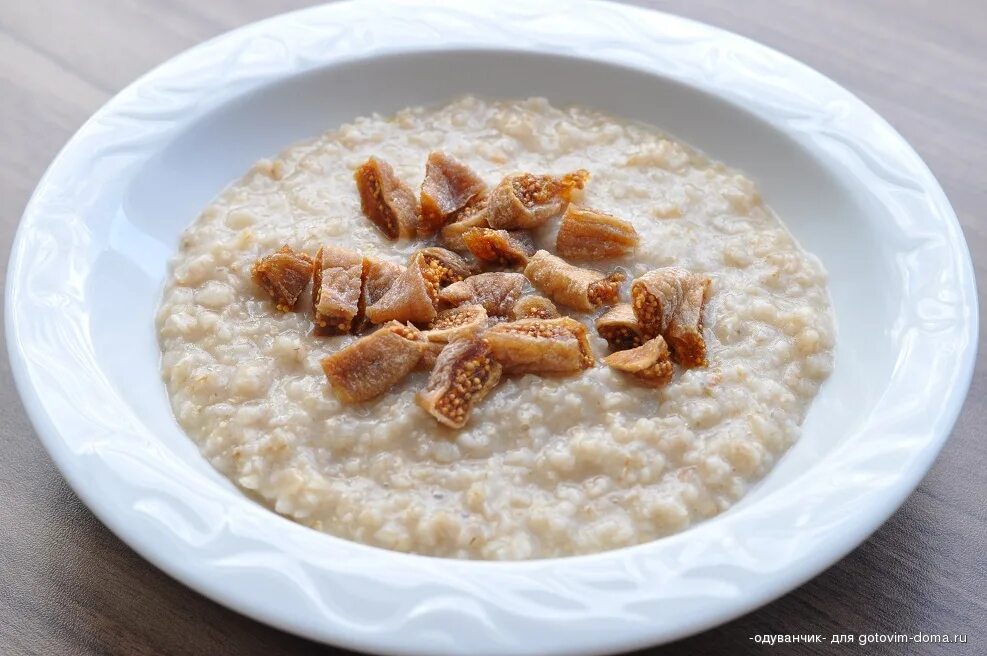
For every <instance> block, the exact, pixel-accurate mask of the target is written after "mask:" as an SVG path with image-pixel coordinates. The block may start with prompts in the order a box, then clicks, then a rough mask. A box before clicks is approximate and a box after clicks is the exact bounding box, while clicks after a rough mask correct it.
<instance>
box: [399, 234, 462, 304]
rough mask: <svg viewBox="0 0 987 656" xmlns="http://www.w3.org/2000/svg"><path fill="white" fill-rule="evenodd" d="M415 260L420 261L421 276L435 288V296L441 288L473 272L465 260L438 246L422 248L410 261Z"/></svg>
mask: <svg viewBox="0 0 987 656" xmlns="http://www.w3.org/2000/svg"><path fill="white" fill-rule="evenodd" d="M416 258H420V259H421V266H422V274H423V275H424V276H425V280H426V281H428V282H429V283H430V284H433V285H434V286H435V293H436V294H437V293H438V291H439V289H441V288H442V287H448V286H449V285H451V284H452V283H454V282H459V281H460V280H465V279H466V278H469V277H470V276H471V275H473V270H472V269H471V268H470V265H469V264H468V263H467V262H466V260H464V259H463V258H461V257H460V256H459V255H456V254H455V253H453V252H452V251H450V250H448V249H445V248H439V247H438V246H435V247H432V248H424V249H422V250H420V251H418V252H417V253H416V254H415V255H412V256H411V259H412V261H414V260H415V259H416ZM433 298H434V294H433Z"/></svg>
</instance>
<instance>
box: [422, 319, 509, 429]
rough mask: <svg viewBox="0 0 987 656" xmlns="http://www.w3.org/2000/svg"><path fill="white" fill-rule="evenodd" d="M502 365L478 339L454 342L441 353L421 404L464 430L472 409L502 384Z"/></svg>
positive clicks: (434, 414) (448, 423)
mask: <svg viewBox="0 0 987 656" xmlns="http://www.w3.org/2000/svg"><path fill="white" fill-rule="evenodd" d="M500 374H501V366H500V364H499V363H498V362H497V361H496V360H495V359H494V358H493V356H492V355H491V353H490V347H489V346H488V345H487V343H486V342H484V341H483V340H482V339H480V338H478V337H470V338H466V339H460V340H457V341H455V342H452V343H451V344H449V345H448V346H446V347H445V348H444V349H442V352H441V353H439V357H438V358H437V359H436V362H435V368H434V369H432V375H431V376H430V377H429V379H428V384H427V385H426V386H425V389H423V390H422V391H420V392H419V393H418V397H417V400H418V405H420V406H421V407H422V408H423V409H424V410H425V411H426V412H428V413H429V414H430V415H432V416H433V417H435V419H436V420H437V421H438V422H439V423H440V424H444V425H446V426H449V427H450V428H462V427H463V426H465V425H466V422H467V421H469V417H470V413H471V412H472V411H473V408H474V407H475V406H476V404H478V403H479V402H480V401H482V400H483V398H484V397H485V396H486V395H487V394H488V393H489V392H490V390H492V389H493V388H494V387H495V386H496V385H497V383H498V382H500Z"/></svg>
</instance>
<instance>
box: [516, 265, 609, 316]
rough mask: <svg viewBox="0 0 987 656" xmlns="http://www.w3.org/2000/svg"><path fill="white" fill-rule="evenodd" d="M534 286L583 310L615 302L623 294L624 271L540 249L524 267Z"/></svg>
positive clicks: (554, 299) (559, 300)
mask: <svg viewBox="0 0 987 656" xmlns="http://www.w3.org/2000/svg"><path fill="white" fill-rule="evenodd" d="M524 275H525V276H527V277H528V280H530V281H531V284H533V285H534V286H535V287H537V288H538V290H539V291H541V292H542V293H543V294H545V295H546V296H548V297H549V298H550V299H552V300H553V301H555V302H556V303H558V304H559V305H565V306H567V307H571V308H573V309H574V310H579V311H581V312H591V311H592V310H593V309H594V308H597V307H600V306H601V305H613V304H614V303H616V302H617V299H618V298H619V296H620V283H622V282H624V274H622V273H620V272H616V271H615V272H613V273H610V274H606V273H600V272H599V271H593V270H592V269H582V268H580V267H577V266H573V265H571V264H569V263H568V262H566V261H565V260H563V259H562V258H560V257H556V256H554V255H552V254H551V253H549V252H548V251H538V252H537V253H535V254H534V257H532V258H531V259H530V260H529V261H528V266H526V267H525V269H524Z"/></svg>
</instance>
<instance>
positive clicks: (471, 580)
mask: <svg viewBox="0 0 987 656" xmlns="http://www.w3.org/2000/svg"><path fill="white" fill-rule="evenodd" d="M466 92H469V93H475V94H479V95H485V96H489V97H507V98H521V97H526V96H531V95H541V96H546V97H548V98H549V100H550V101H552V102H553V103H556V104H567V103H578V104H583V105H589V106H593V107H596V108H599V109H603V110H606V111H609V112H612V113H614V114H617V115H621V116H624V117H627V118H631V119H639V120H643V121H647V122H650V123H653V124H655V125H657V126H659V127H660V128H662V129H664V130H666V131H668V132H670V133H672V134H674V135H676V136H677V137H679V138H681V139H684V140H685V141H687V142H689V143H691V144H693V145H694V146H697V147H699V148H700V149H702V150H704V151H705V152H706V153H708V154H709V155H711V156H712V157H714V158H716V159H720V160H722V161H725V162H727V163H728V164H730V165H732V166H735V167H738V168H740V169H742V170H744V171H746V172H747V173H748V174H749V175H750V176H751V177H753V178H754V179H755V180H757V181H758V182H759V183H760V186H761V189H762V191H763V195H764V196H765V198H766V199H767V201H768V203H769V204H770V205H772V206H773V207H774V208H775V209H776V210H777V211H778V213H779V214H780V215H781V216H782V217H783V219H785V220H786V221H787V223H788V225H789V226H790V228H791V229H792V231H793V232H794V233H795V234H796V236H797V237H798V239H799V241H800V242H801V243H802V244H803V245H804V246H805V247H806V248H807V249H809V250H810V251H812V252H813V253H815V254H817V255H818V256H819V257H820V258H821V259H822V260H823V262H824V264H825V265H826V267H827V268H828V270H829V271H830V274H831V283H830V285H831V290H832V296H833V303H834V307H835V312H836V316H837V321H838V329H839V341H838V348H837V366H836V369H835V371H834V373H833V375H832V377H831V379H830V380H829V381H828V382H827V383H826V384H825V385H824V387H823V389H822V391H821V392H820V394H819V396H818V398H817V400H816V401H815V403H814V404H813V407H812V410H811V412H810V414H809V417H808V419H807V420H806V423H805V429H804V434H803V437H802V438H801V440H800V441H799V442H798V444H797V445H796V446H795V447H793V448H792V449H791V451H790V452H789V453H788V454H787V455H786V456H785V457H784V458H783V459H782V461H781V462H780V464H779V465H778V466H777V467H776V468H775V469H774V470H773V471H772V472H771V473H770V475H769V476H768V477H767V478H766V479H765V480H764V482H763V483H762V484H760V485H759V486H758V487H757V488H756V489H755V490H754V491H753V493H752V494H750V495H749V496H748V497H747V498H745V499H744V501H743V502H742V503H741V504H739V505H738V506H736V507H735V508H734V509H732V510H731V511H729V512H727V513H726V514H724V515H721V516H719V517H717V518H715V519H712V520H710V521H707V522H705V523H703V524H701V525H699V526H696V527H695V528H692V529H690V530H688V531H686V532H684V533H681V534H678V535H675V536H672V537H669V538H666V539H663V540H660V541H657V542H652V543H649V544H644V545H641V546H637V547H633V548H628V549H621V550H617V551H610V552H606V553H601V554H597V555H592V556H584V557H577V558H568V559H553V560H541V561H533V562H515V563H491V562H459V561H447V560H440V559H433V558H425V557H419V556H409V555H402V554H398V553H392V552H388V551H382V550H379V549H375V548H371V547H367V546H363V545H359V544H354V543H351V542H346V541H343V540H340V539H336V538H333V537H330V536H327V535H323V534H321V533H317V532H315V531H312V530H309V529H307V528H304V527H302V526H300V525H298V524H295V523H293V522H291V521H289V520H287V519H284V518H282V517H279V516H277V515H275V514H273V513H272V512H270V511H268V510H266V509H264V508H262V507H261V506H259V505H257V504H255V503H254V502H253V501H251V500H249V499H247V498H246V497H245V496H244V495H242V494H241V493H240V492H239V491H238V490H236V489H235V488H234V487H233V486H232V485H231V484H230V483H229V482H228V481H227V480H226V479H225V478H223V477H222V476H221V475H219V474H218V473H216V472H215V471H214V470H213V469H212V468H211V467H210V466H209V464H208V463H207V462H206V461H205V460H204V459H203V458H202V457H201V456H200V455H199V453H198V451H197V449H196V447H195V445H194V444H193V443H192V442H191V441H190V440H189V439H188V438H187V437H186V436H185V435H184V434H183V433H182V431H181V430H180V429H179V427H178V425H177V424H176V422H175V420H174V418H173V417H172V414H171V411H170V409H169V405H168V401H167V395H166V392H165V390H164V388H163V385H162V383H161V381H160V376H159V372H158V346H157V342H156V338H155V331H154V326H153V314H154V308H155V305H156V303H157V301H158V298H159V290H160V287H161V285H162V281H163V279H164V276H165V271H166V261H167V258H168V257H169V256H170V254H171V253H172V252H173V251H174V250H175V248H176V245H177V239H178V235H179V233H180V231H181V230H182V229H183V228H184V227H185V226H186V225H187V224H188V223H189V222H190V221H192V219H193V218H194V217H195V216H196V215H197V213H198V211H199V210H200V209H201V208H202V207H203V206H204V205H205V204H206V203H207V202H208V201H209V200H210V199H211V198H212V197H213V196H215V195H216V194H217V192H219V191H220V189H221V188H222V187H223V186H224V185H226V184H227V183H229V182H230V181H231V180H233V179H235V178H237V177H239V176H240V175H241V174H242V172H244V171H245V170H246V169H247V167H248V166H249V165H250V164H251V162H252V161H254V160H255V159H257V158H259V157H262V156H268V155H271V154H273V153H275V152H277V151H278V150H280V149H281V148H282V147H283V146H285V145H286V144H288V143H290V142H292V141H294V140H298V139H302V138H305V137H310V136H313V135H316V134H318V133H320V132H322V131H323V130H325V129H327V128H329V127H332V126H335V125H338V124H339V123H341V122H344V121H347V120H349V119H352V118H353V117H356V116H359V115H362V114H367V113H370V112H381V113H389V112H393V111H395V110H397V109H399V108H401V107H404V106H407V105H415V104H421V103H433V102H436V101H440V100H445V99H448V98H450V97H453V96H456V95H459V94H461V93H466ZM976 302H977V301H976V290H975V286H974V277H973V269H972V266H971V263H970V258H969V253H968V251H967V248H966V245H965V243H964V241H963V236H962V234H961V232H960V229H959V226H958V225H957V221H956V218H955V216H954V214H953V211H952V210H951V208H950V207H949V204H948V202H947V201H946V198H945V196H944V195H943V192H942V190H941V189H940V187H939V185H938V184H937V183H936V181H935V179H934V178H933V177H932V175H931V173H930V172H929V171H928V169H927V168H926V166H925V165H924V164H923V163H922V161H921V160H920V159H919V157H918V156H917V155H916V154H915V152H914V151H913V150H912V149H911V148H910V147H909V146H908V144H907V143H905V141H904V140H903V139H902V138H901V137H900V136H899V135H898V134H897V133H896V132H895V131H894V130H893V129H892V128H891V127H890V126H888V124H887V123H885V122H884V121H883V120H882V119H881V118H880V117H879V116H877V115H876V114H875V113H874V112H873V111H872V110H871V109H869V108H868V107H867V106H865V105H864V104H863V103H862V102H861V101H860V100H858V99H857V98H855V97H854V96H853V95H851V94H850V93H848V92H847V91H845V90H844V89H842V88H840V87H839V86H837V85H836V84H834V83H833V82H831V81H829V80H828V79H826V78H825V77H823V76H822V75H820V74H818V73H816V72H814V71H812V70H810V69H808V68H807V67H805V66H803V65H801V64H799V63H797V62H795V61H793V60H791V59H789V58H787V57H785V56H783V55H780V54H779V53H777V52H774V51H772V50H770V49H768V48H765V47H763V46H760V45H758V44H756V43H753V42H751V41H748V40H745V39H743V38H740V37H738V36H735V35H732V34H729V33H726V32H722V31H720V30H717V29H714V28H711V27H707V26H704V25H700V24H698V23H693V22H690V21H686V20H682V19H679V18H674V17H672V16H667V15H662V14H659V13H654V12H648V11H643V10H639V9H635V8H631V7H626V6H618V5H613V4H606V3H586V2H574V3H572V4H571V5H569V4H568V3H564V2H558V1H552V2H526V3H523V4H522V3H505V2H499V1H494V0H483V1H480V2H475V1H474V2H469V3H457V4H444V5H438V4H434V3H429V2H420V1H412V2H407V1H406V2H401V3H394V4H391V3H387V2H377V1H361V2H359V3H356V2H352V3H341V4H333V5H330V6H325V7H317V8H313V9H309V10H305V11H301V12H297V13H294V14H288V15H285V16H280V17H277V18H274V19H271V20H268V21H264V22H261V23H257V24H255V25H251V26H249V27H246V28H243V29H240V30H237V31H235V32H232V33H230V34H227V35H224V36H222V37H219V38H217V39H214V40H212V41H210V42H208V43H205V44H203V45H201V46H198V47H196V48H194V49H192V50H190V51H188V52H186V53H184V54H182V55H180V56H178V57H176V58H175V59H173V60H171V61H169V62H167V63H166V64H164V65H162V66H161V67H159V68H157V69H156V70H154V71H152V72H151V73H150V74H148V75H147V76H145V77H144V78H142V79H140V80H138V81H137V82H135V83H134V84H133V85H131V86H130V87H128V88H127V89H125V90H124V91H123V92H121V93H120V94H119V95H118V96H117V97H115V98H114V99H113V100H112V101H110V102H109V103H108V104H107V105H106V106H105V107H103V108H102V109H101V110H100V111H99V112H97V113H96V115H95V116H93V118H92V119H90V120H89V121H88V122H87V123H86V124H85V126H83V127H82V129H80V130H79V132H78V133H77V134H76V135H75V137H73V138H72V140H71V141H70V142H69V144H68V145H67V146H66V147H65V148H64V149H63V150H62V152H61V153H60V154H59V155H58V157H57V158H56V159H55V161H54V163H53V164H52V165H51V168H50V169H49V170H48V172H47V173H46V174H45V176H44V178H43V179H42V181H41V182H40V184H39V185H38V188H37V190H36V191H35V194H34V197H33V198H32V200H31V202H30V204H29V205H28V207H27V209H26V211H25V213H24V218H23V220H22V222H21V225H20V229H19V231H18V234H17V239H16V242H15V244H14V248H13V253H12V256H11V261H10V265H9V270H8V290H7V307H6V321H7V337H8V344H9V349H10V356H11V361H12V364H13V371H14V375H15V379H16V381H17V385H18V389H19V390H20V392H21V395H22V397H23V399H24V403H25V406H26V407H27V411H28V413H29V415H30V417H31V419H32V421H33V423H34V426H35V427H36V429H37V431H38V434H39V436H40V437H41V439H42V441H43V442H44V444H45V446H46V447H47V449H48V451H49V452H50V453H51V455H52V458H53V459H54V461H55V463H56V464H57V465H58V467H59V468H60V469H61V471H62V472H63V473H64V475H65V477H66V479H68V481H69V483H70V484H71V485H72V487H73V488H74V489H75V490H76V492H77V493H78V494H79V496H80V497H81V498H82V499H83V501H85V503H86V504H87V505H88V506H89V507H90V508H92V510H93V512H94V513H95V514H96V515H97V516H98V517H99V518H100V519H101V520H102V521H103V522H104V523H105V524H106V525H107V526H109V527H110V529H111V530H113V531H114V532H115V533H116V534H117V535H119V536H120V537H121V538H122V539H123V540H125V541H126V542H127V543H128V544H129V545H131V546H132V547H133V548H134V549H135V550H137V551H138V552H139V553H140V554H142V555H143V556H144V557H145V558H147V559H148V560H150V561H151V562H152V563H154V564H155V565H157V566H158V567H160V568H161V569H163V570H164V571H166V572H168V573H169V574H171V575H172V576H174V577H175V578H177V579H179V580H181V581H183V582H185V583H186V584H188V585H189V586H191V587H192V588H194V589H196V590H198V591H200V592H202V593H203V594H206V595H208V596H209V597H211V598H213V599H215V600H216V601H218V602H220V603H222V604H225V605H227V606H229V607H231V608H234V609H236V610H238V611H240V612H243V613H245V614H247V615H249V616H251V617H254V618H256V619H258V620H261V621H264V622H268V623H270V624H273V625H275V626H278V627H280V628H282V629H286V630H288V631H292V632H295V633H298V634H301V635H304V636H307V637H310V638H314V639H316V640H322V641H326V642H330V643H334V644H338V645H343V646H346V647H353V648H358V649H361V650H366V651H374V652H381V653H393V654H412V653H428V654H432V655H439V654H452V653H472V654H483V653H489V654H499V655H505V654H540V655H547V654H563V653H565V654H591V653H603V652H613V651H618V650H626V649H631V648H634V647H641V646H645V645H650V644H655V643H658V642H662V641H668V640H672V639H676V638H680V637H683V636H685V635H688V634H690V633H693V632H696V631H699V630H702V629H704V628H707V627H710V626H712V625H714V624H717V623H719V622H723V621H726V620H728V619H731V618H733V617H735V616H737V615H740V614H741V613H744V612H746V611H749V610H751V609H753V608H755V607H756V606H758V605H760V604H763V603H765V602H767V601H768V600H770V599H772V598H774V597H776V596H778V595H780V594H782V593H784V592H786V591H788V590H790V589H792V588H794V587H795V586H797V585H799V584H800V583H802V582H803V581H805V580H806V579H808V578H810V577H811V576H813V575H815V574H817V573H818V572H819V571H821V570H822V569H823V568H825V567H827V566H828V565H830V564H831V563H833V562H834V561H835V560H837V559H838V558H840V557H841V556H843V555H844V554H846V553H847V552H848V551H849V550H851V549H852V548H853V547H855V546H856V545H857V544H859V543H860V542H861V541H862V540H863V539H864V538H865V537H866V536H867V535H868V534H869V533H871V532H872V531H873V530H874V529H875V528H877V527H878V526H879V525H880V524H881V523H882V522H883V521H884V520H885V519H887V517H888V516H889V515H890V514H891V512H892V511H893V510H894V509H895V508H896V507H897V506H898V505H899V504H900V503H901V502H902V500H903V499H904V498H905V496H906V495H907V494H908V493H909V492H910V491H911V490H912V489H913V488H914V487H915V485H916V484H917V483H918V481H919V479H920V478H921V477H922V475H923V473H924V472H925V471H926V470H927V468H928V467H929V465H930V463H931V462H932V459H933V458H934V457H935V455H936V453H937V452H938V451H939V449H940V447H941V446H942V444H943V442H944V440H945V439H946V437H947V436H948V434H949V431H950V429H951V427H952V425H953V422H954V420H955V418H956V416H957V413H958V411H959V409H960V406H961V404H962V402H963V398H964V395H965V393H966V390H967V387H968V385H969V381H970V375H971V371H972V367H973V362H974V357H975V353H974V350H975V345H976V341H977V339H976V338H977V308H976Z"/></svg>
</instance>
